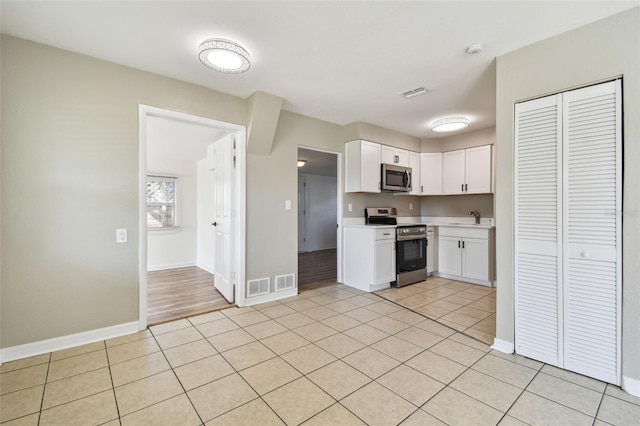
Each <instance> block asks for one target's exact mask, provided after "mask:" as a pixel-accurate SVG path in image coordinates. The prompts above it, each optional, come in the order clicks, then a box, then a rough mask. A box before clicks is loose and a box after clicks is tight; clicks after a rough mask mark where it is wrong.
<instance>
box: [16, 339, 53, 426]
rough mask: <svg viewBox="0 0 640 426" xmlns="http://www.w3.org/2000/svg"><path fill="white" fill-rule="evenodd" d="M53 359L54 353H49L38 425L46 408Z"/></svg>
mask: <svg viewBox="0 0 640 426" xmlns="http://www.w3.org/2000/svg"><path fill="white" fill-rule="evenodd" d="M52 358H53V352H49V362H48V363H47V374H46V375H45V378H44V385H43V386H42V399H41V400H40V410H39V411H38V425H39V424H40V421H41V419H42V408H43V407H44V394H45V392H46V391H47V383H48V382H49V370H50V369H51V359H52ZM23 417H24V416H23Z"/></svg>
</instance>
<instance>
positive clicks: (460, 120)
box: [431, 117, 469, 132]
mask: <svg viewBox="0 0 640 426" xmlns="http://www.w3.org/2000/svg"><path fill="white" fill-rule="evenodd" d="M467 126H469V120H468V119H467V118H465V117H446V118H441V119H439V120H436V121H434V122H433V124H432V125H431V131H433V132H455V131H456V130H460V129H464V128H466V127H467Z"/></svg>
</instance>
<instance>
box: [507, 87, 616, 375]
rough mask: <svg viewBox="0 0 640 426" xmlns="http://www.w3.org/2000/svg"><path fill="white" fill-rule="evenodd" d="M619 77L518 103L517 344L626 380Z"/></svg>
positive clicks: (549, 359) (533, 353)
mask: <svg viewBox="0 0 640 426" xmlns="http://www.w3.org/2000/svg"><path fill="white" fill-rule="evenodd" d="M621 104H622V103H621V81H620V80H616V81H614V82H609V83H603V84H599V85H596V86H591V87H586V88H583V89H578V90H573V91H570V92H565V93H562V94H559V95H554V96H549V97H545V98H541V99H536V100H533V101H528V102H523V103H520V104H516V109H515V119H516V123H515V138H516V140H515V348H516V352H517V353H519V354H521V355H525V356H528V357H531V358H534V359H537V360H540V361H543V362H546V363H549V364H552V365H555V366H558V367H561V368H565V369H568V370H572V371H576V372H578V373H581V374H585V375H587V376H590V377H594V378H597V379H600V380H603V381H606V382H609V383H614V384H617V385H619V384H620V353H621V351H620V335H621V333H620V323H621V322H620V321H621V320H620V317H621V315H620V314H621V311H620V306H621V277H622V271H621V270H620V268H621V265H622V241H621V238H622V223H621V211H622V191H621V189H622V138H621V135H622V128H621V124H622V119H621V113H622V108H621Z"/></svg>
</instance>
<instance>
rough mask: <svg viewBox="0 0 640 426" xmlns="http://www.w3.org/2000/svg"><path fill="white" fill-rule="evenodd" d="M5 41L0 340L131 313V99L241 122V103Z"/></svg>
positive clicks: (44, 334) (84, 327)
mask: <svg viewBox="0 0 640 426" xmlns="http://www.w3.org/2000/svg"><path fill="white" fill-rule="evenodd" d="M1 47H2V69H1V79H2V80H1V84H2V86H1V89H2V113H3V115H2V119H3V122H2V152H3V155H2V193H1V194H2V231H1V232H2V252H3V256H2V259H1V262H2V264H1V275H2V281H1V282H2V288H1V294H2V296H1V303H2V308H1V313H2V318H1V321H0V322H1V333H0V338H1V341H0V347H2V348H7V347H11V346H15V345H20V344H25V343H31V342H36V341H41V340H45V339H50V338H55V337H60V336H65V335H70V334H74V333H79V332H83V331H88V330H94V329H99V328H103V327H108V326H113V325H118V324H123V323H127V322H132V321H137V320H138V313H139V305H138V249H139V241H138V232H139V228H138V105H139V104H146V105H152V106H156V107H161V108H166V109H169V110H174V111H180V112H184V113H188V114H193V115H196V116H201V117H206V118H213V119H216V120H220V121H226V122H231V123H234V124H245V120H246V117H247V112H246V102H245V101H244V100H243V99H239V98H236V97H233V96H229V95H225V94H222V93H219V92H215V91H212V90H207V89H204V88H202V87H199V86H195V85H192V84H187V83H183V82H179V81H176V80H172V79H169V78H166V77H161V76H158V75H155V74H150V73H147V72H143V71H138V70H134V69H131V68H127V67H124V66H120V65H116V64H113V63H109V62H105V61H101V60H97V59H94V58H90V57H87V56H83V55H78V54H75V53H71V52H67V51H63V50H59V49H55V48H52V47H47V46H44V45H40V44H36V43H31V42H28V41H25V40H21V39H17V38H13V37H9V36H2V45H1ZM43 64H46V66H43ZM117 228H127V229H128V230H129V232H128V234H129V243H128V244H116V243H115V230H116V229H117Z"/></svg>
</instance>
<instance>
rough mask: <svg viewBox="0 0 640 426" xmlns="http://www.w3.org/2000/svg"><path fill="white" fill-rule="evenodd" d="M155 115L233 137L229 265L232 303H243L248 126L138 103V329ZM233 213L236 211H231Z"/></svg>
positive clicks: (142, 318)
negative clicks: (150, 122) (149, 138)
mask: <svg viewBox="0 0 640 426" xmlns="http://www.w3.org/2000/svg"><path fill="white" fill-rule="evenodd" d="M148 117H158V118H166V119H171V120H178V121H182V122H185V123H190V124H196V125H200V126H206V127H211V128H214V129H219V130H225V131H228V132H229V133H233V134H235V137H236V152H235V156H236V166H235V173H233V179H235V188H236V198H235V204H234V206H233V207H232V208H233V210H232V217H234V218H235V221H233V222H232V230H231V236H232V243H233V247H235V253H234V256H231V258H232V259H233V258H235V262H233V264H232V265H231V270H232V277H233V278H234V280H233V281H234V285H235V303H236V305H237V306H244V304H245V291H244V290H245V285H244V282H245V271H246V268H245V265H246V258H245V257H246V256H245V254H246V243H245V241H246V189H247V185H246V184H247V182H246V153H247V129H246V127H245V126H242V125H238V124H233V123H227V122H223V121H218V120H214V119H210V118H205V117H199V116H195V115H192V114H185V113H181V112H177V111H171V110H167V109H163V108H157V107H152V106H149V105H144V104H139V105H138V185H139V186H138V189H139V193H138V213H139V224H138V228H139V232H138V240H139V241H138V247H139V250H138V289H139V296H138V297H139V313H138V329H139V330H144V329H146V328H147V215H146V211H147V208H146V205H147V200H146V196H145V194H146V187H147V118H148ZM234 213H235V214H234Z"/></svg>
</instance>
